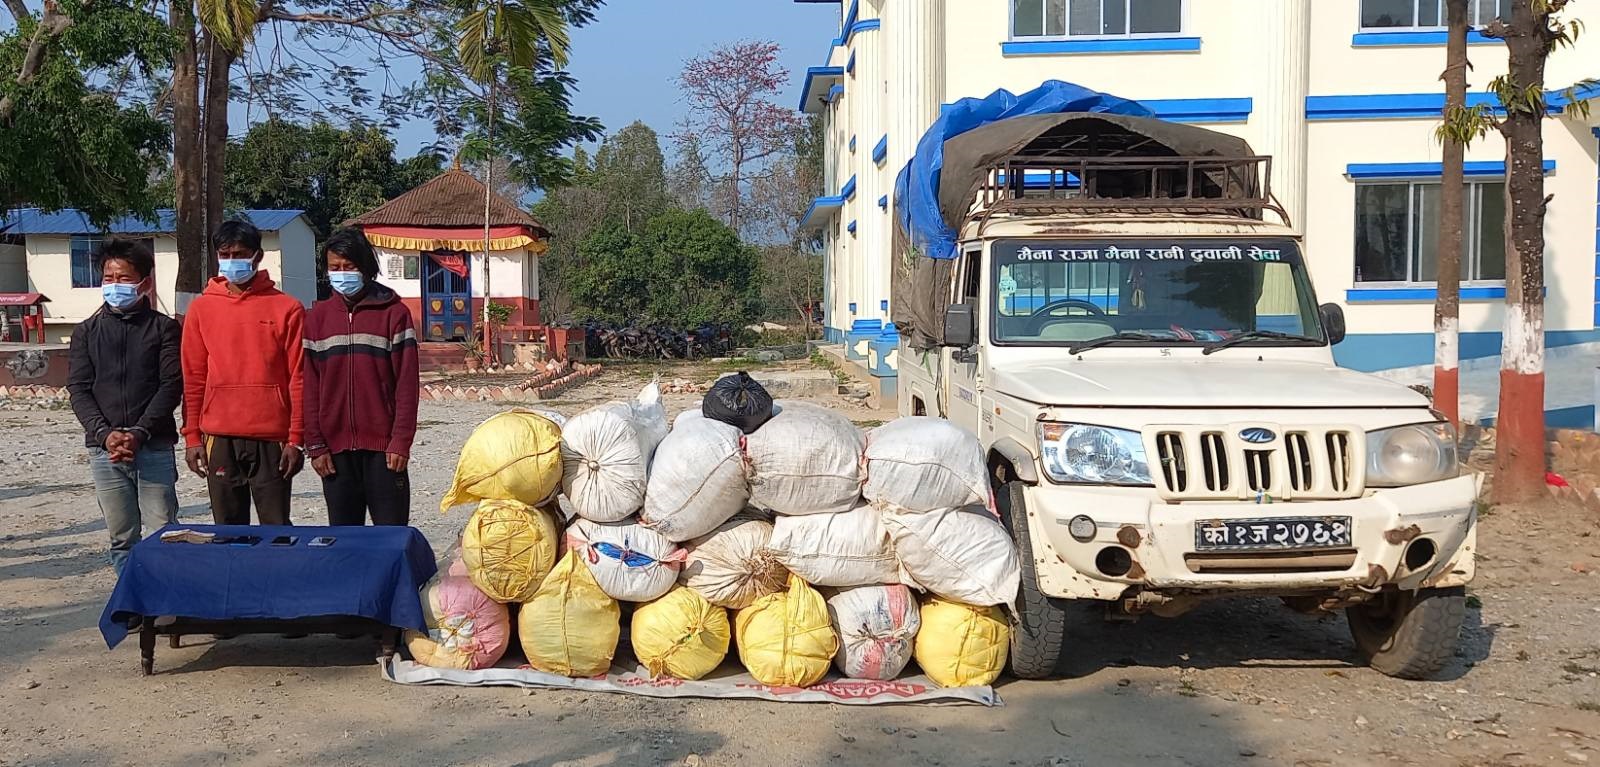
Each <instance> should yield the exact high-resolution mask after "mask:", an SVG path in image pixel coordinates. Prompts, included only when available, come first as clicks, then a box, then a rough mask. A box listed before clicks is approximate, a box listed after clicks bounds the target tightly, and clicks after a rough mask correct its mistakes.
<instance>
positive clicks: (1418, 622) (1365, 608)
mask: <svg viewBox="0 0 1600 767" xmlns="http://www.w3.org/2000/svg"><path fill="white" fill-rule="evenodd" d="M1466 617H1467V598H1466V591H1465V590H1464V589H1462V588H1460V587H1456V588H1450V589H1422V590H1420V591H1392V592H1388V593H1385V594H1382V595H1381V596H1379V598H1377V599H1375V600H1373V601H1371V602H1368V603H1366V604H1362V605H1356V606H1353V607H1349V608H1347V609H1346V610H1345V618H1346V620H1348V621H1349V623H1350V635H1351V636H1353V637H1354V638H1355V640H1356V650H1357V651H1358V652H1359V653H1360V654H1361V657H1362V658H1363V659H1364V660H1366V661H1367V664H1368V665H1370V666H1372V668H1374V669H1376V670H1377V671H1378V672H1379V673H1382V674H1385V675H1387V676H1392V677H1398V678H1400V679H1428V678H1430V677H1432V676H1433V675H1434V674H1437V673H1439V671H1440V670H1441V669H1443V668H1444V667H1445V664H1447V663H1449V662H1450V658H1451V657H1453V656H1454V655H1455V652H1456V643H1457V642H1458V641H1460V638H1461V624H1462V622H1463V621H1464V620H1465V619H1466Z"/></svg>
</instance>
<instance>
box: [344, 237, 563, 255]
mask: <svg viewBox="0 0 1600 767" xmlns="http://www.w3.org/2000/svg"><path fill="white" fill-rule="evenodd" d="M367 241H368V242H370V243H372V245H373V247H377V248H389V249H390V250H420V251H423V252H428V251H434V250H465V251H467V252H469V253H481V252H483V238H482V237H479V238H478V239H476V240H456V239H449V238H443V237H427V238H423V237H396V236H394V235H389V234H375V233H372V232H367ZM522 248H526V249H527V250H528V251H529V252H531V253H533V254H534V255H542V254H544V252H545V251H547V250H549V249H550V244H549V243H547V242H545V241H544V240H536V239H534V238H532V237H529V236H527V235H525V234H519V235H516V236H515V237H490V238H489V251H490V252H491V253H498V252H502V251H507V250H519V249H522Z"/></svg>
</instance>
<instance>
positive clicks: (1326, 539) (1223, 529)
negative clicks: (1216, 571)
mask: <svg viewBox="0 0 1600 767" xmlns="http://www.w3.org/2000/svg"><path fill="white" fill-rule="evenodd" d="M1194 546H1195V549H1196V550H1197V551H1240V550H1250V549H1273V550H1276V549H1282V550H1294V549H1337V548H1346V547H1349V546H1350V518H1349V517H1318V518H1315V519H1307V518H1305V517H1286V518H1274V519H1214V520H1203V521H1200V522H1196V523H1194Z"/></svg>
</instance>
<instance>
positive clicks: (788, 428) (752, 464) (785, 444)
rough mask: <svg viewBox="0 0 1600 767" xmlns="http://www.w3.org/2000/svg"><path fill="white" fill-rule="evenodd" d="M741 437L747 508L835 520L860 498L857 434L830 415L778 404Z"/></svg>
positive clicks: (812, 407)
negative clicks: (767, 417)
mask: <svg viewBox="0 0 1600 767" xmlns="http://www.w3.org/2000/svg"><path fill="white" fill-rule="evenodd" d="M780 404H781V405H782V409H781V410H779V412H778V414H777V415H775V416H773V417H772V419H771V420H769V421H767V422H766V423H764V424H762V425H761V428H759V429H756V430H755V431H754V432H753V433H751V434H750V435H748V436H746V437H745V449H744V451H745V459H746V461H747V462H748V468H749V475H750V502H751V504H752V505H754V506H757V507H759V508H763V509H771V510H772V511H775V512H777V513H779V514H835V513H838V512H842V511H849V510H850V509H852V508H854V507H855V505H856V504H857V503H859V502H860V498H861V480H862V477H861V453H862V450H864V449H865V447H866V442H865V440H864V438H863V436H862V434H861V430H860V429H858V428H856V425H855V424H853V423H851V422H850V419H849V418H846V417H844V416H842V415H840V414H838V413H835V412H834V411H832V410H827V409H825V408H820V407H817V406H815V405H807V404H804V403H799V402H783V403H780Z"/></svg>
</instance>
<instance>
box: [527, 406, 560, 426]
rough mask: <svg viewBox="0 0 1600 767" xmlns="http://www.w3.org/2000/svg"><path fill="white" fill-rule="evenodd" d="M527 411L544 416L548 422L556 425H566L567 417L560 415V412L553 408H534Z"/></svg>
mask: <svg viewBox="0 0 1600 767" xmlns="http://www.w3.org/2000/svg"><path fill="white" fill-rule="evenodd" d="M529 412H531V413H533V414H534V415H536V416H539V417H541V418H544V419H545V420H547V421H549V422H550V423H553V424H555V425H556V426H566V425H567V417H566V416H564V415H562V414H560V413H557V412H556V411H554V410H539V409H534V410H531V411H529Z"/></svg>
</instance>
